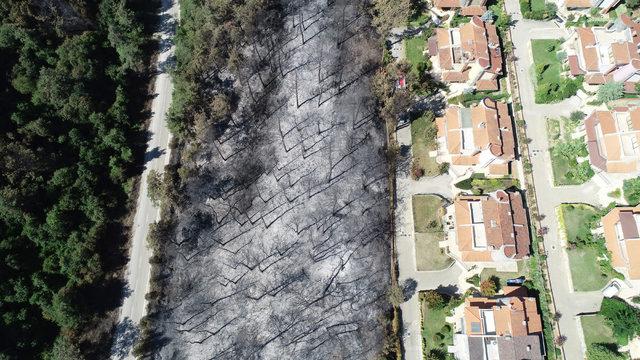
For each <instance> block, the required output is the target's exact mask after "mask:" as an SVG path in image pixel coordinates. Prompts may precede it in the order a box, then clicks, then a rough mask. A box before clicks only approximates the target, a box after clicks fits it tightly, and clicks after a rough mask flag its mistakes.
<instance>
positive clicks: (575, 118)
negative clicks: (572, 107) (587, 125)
mask: <svg viewBox="0 0 640 360" xmlns="http://www.w3.org/2000/svg"><path fill="white" fill-rule="evenodd" d="M585 116H587V114H585V113H583V112H582V111H580V110H576V111H573V112H572V113H571V115H569V120H570V121H571V122H572V123H579V122H580V121H582V120H583V119H584V117H585Z"/></svg>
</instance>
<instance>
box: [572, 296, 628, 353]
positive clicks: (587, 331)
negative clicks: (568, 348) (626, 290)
mask: <svg viewBox="0 0 640 360" xmlns="http://www.w3.org/2000/svg"><path fill="white" fill-rule="evenodd" d="M580 320H581V322H582V332H583V334H584V341H585V345H586V346H587V358H588V359H606V360H625V359H628V358H629V356H628V355H627V354H624V353H620V351H619V350H618V348H619V347H621V346H625V345H627V344H628V343H629V341H630V340H631V339H633V338H635V337H636V336H637V335H638V334H639V333H640V311H639V310H638V309H636V308H635V307H633V306H631V305H629V304H627V303H626V302H625V301H623V300H621V299H618V298H610V299H609V298H604V299H603V300H602V305H601V306H600V312H599V313H598V314H596V315H589V316H582V317H581V318H580Z"/></svg>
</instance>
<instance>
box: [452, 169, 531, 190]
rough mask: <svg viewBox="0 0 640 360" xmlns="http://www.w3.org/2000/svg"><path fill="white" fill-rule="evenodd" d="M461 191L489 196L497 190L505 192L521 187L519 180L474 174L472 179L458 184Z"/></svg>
mask: <svg viewBox="0 0 640 360" xmlns="http://www.w3.org/2000/svg"><path fill="white" fill-rule="evenodd" d="M454 186H455V187H457V188H458V189H460V190H469V191H471V193H472V194H474V195H481V194H488V193H492V192H494V191H496V190H504V189H508V188H511V187H519V186H520V182H519V181H518V179H514V178H511V177H506V176H505V177H500V178H490V179H489V178H486V177H485V176H484V174H479V173H474V174H473V175H471V177H469V178H467V179H464V180H461V181H459V182H457V183H456V184H455V185H454Z"/></svg>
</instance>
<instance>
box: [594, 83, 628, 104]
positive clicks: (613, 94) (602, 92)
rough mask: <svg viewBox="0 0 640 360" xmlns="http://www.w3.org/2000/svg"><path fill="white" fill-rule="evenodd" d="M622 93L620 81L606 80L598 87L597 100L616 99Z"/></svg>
mask: <svg viewBox="0 0 640 360" xmlns="http://www.w3.org/2000/svg"><path fill="white" fill-rule="evenodd" d="M622 95H623V85H622V83H621V82H608V83H606V84H603V85H600V87H599V88H598V94H597V97H598V101H601V102H608V101H613V100H618V99H620V98H621V97H622Z"/></svg>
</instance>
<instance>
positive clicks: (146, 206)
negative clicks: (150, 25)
mask: <svg viewBox="0 0 640 360" xmlns="http://www.w3.org/2000/svg"><path fill="white" fill-rule="evenodd" d="M178 16H179V8H178V1H177V0H162V7H161V13H160V19H161V20H162V24H161V26H160V29H161V30H160V31H159V32H157V33H156V34H155V36H156V37H158V38H159V39H160V46H161V53H160V54H159V56H158V62H157V69H158V74H157V76H156V79H155V89H154V94H155V97H154V99H153V102H152V104H151V111H152V116H151V121H150V123H149V128H148V132H149V134H150V135H149V140H148V142H147V152H146V154H145V169H144V172H143V173H142V177H141V178H140V189H139V194H138V200H137V206H136V214H135V218H134V220H133V238H132V239H131V249H130V254H129V255H130V258H129V263H128V264H127V270H126V273H125V277H126V281H127V283H126V284H127V285H126V287H125V296H124V301H123V304H122V307H121V309H120V316H119V318H118V327H117V330H116V339H115V343H114V346H113V351H112V356H111V357H112V358H113V359H123V358H133V357H132V356H131V354H130V351H131V345H132V344H133V342H134V340H135V337H136V336H137V330H136V328H137V325H138V323H139V322H140V319H141V318H142V317H143V316H144V315H145V313H146V305H147V301H146V299H145V294H146V293H147V291H148V289H149V276H150V270H151V267H150V264H149V258H150V257H151V252H150V251H149V249H148V248H147V245H146V238H147V233H148V231H149V224H152V223H154V222H155V221H156V220H158V219H159V216H160V211H159V209H158V208H156V207H155V206H154V205H153V204H152V203H151V201H150V200H149V198H148V196H147V175H148V174H149V171H150V170H152V169H153V170H156V171H158V172H162V171H163V169H164V167H165V165H166V164H167V163H168V161H169V151H170V150H169V141H170V140H171V134H170V133H169V130H168V129H167V126H166V113H167V110H168V109H169V105H170V104H171V93H172V91H173V86H172V83H171V78H170V76H169V73H168V67H169V66H168V65H169V64H171V62H172V61H173V60H172V59H173V52H174V46H173V41H172V37H173V34H174V32H175V31H174V30H175V21H176V20H177V19H178Z"/></svg>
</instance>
